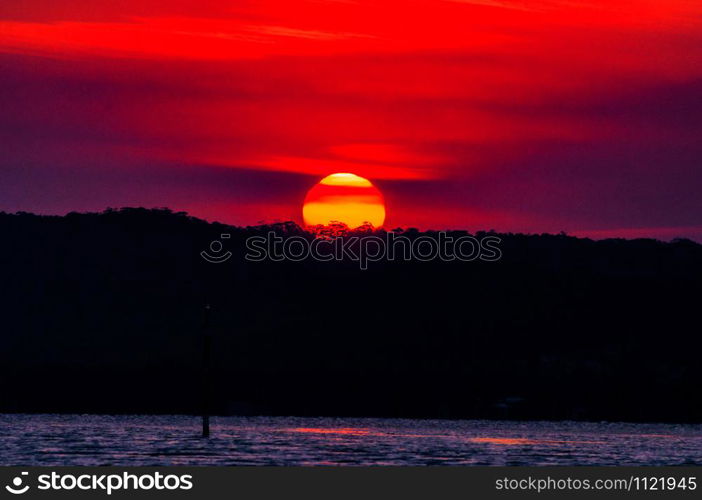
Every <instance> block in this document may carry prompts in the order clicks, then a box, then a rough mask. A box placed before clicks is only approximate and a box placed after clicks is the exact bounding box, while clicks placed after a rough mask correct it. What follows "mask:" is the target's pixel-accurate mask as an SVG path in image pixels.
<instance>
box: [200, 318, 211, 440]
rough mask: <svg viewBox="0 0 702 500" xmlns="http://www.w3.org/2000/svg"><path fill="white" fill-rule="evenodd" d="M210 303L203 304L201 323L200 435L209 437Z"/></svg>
mask: <svg viewBox="0 0 702 500" xmlns="http://www.w3.org/2000/svg"><path fill="white" fill-rule="evenodd" d="M211 344H212V334H211V332H210V305H209V304H206V305H205V318H204V321H203V324H202V389H201V392H202V437H204V438H206V437H210V347H211Z"/></svg>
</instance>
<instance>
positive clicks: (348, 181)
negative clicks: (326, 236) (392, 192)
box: [302, 173, 385, 228]
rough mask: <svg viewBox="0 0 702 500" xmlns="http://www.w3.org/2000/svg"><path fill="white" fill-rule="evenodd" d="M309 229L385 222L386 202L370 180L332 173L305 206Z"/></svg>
mask: <svg viewBox="0 0 702 500" xmlns="http://www.w3.org/2000/svg"><path fill="white" fill-rule="evenodd" d="M302 217H303V219H304V221H305V224H306V225H308V226H316V225H319V224H321V225H327V224H330V223H332V222H343V223H344V224H346V225H347V226H349V227H350V228H356V227H359V226H362V225H363V224H365V223H370V224H372V225H373V227H376V228H377V227H381V226H382V225H383V222H385V202H384V200H383V195H382V194H381V193H380V191H379V190H378V188H376V187H375V186H374V185H373V184H372V183H371V182H370V181H369V180H368V179H365V178H363V177H359V176H357V175H355V174H350V173H336V174H331V175H328V176H327V177H325V178H324V179H322V180H321V181H319V183H318V184H316V185H315V186H314V187H313V188H312V189H310V190H309V192H308V193H307V196H306V197H305V203H304V205H303V207H302Z"/></svg>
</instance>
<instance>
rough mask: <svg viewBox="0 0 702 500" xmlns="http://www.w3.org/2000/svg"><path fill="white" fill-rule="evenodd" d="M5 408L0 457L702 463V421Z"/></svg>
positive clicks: (120, 461) (114, 461)
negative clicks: (207, 428) (207, 434)
mask: <svg viewBox="0 0 702 500" xmlns="http://www.w3.org/2000/svg"><path fill="white" fill-rule="evenodd" d="M199 432H200V428H199V419H198V418H196V417H189V416H182V415H176V416H142V415H137V416H106V415H0V465H51V466H58V465H683V464H685V465H702V425H671V424H625V423H584V422H507V421H483V420H408V419H374V418H368V419H360V418H359V419H357V418H295V417H285V418H283V417H252V418H250V417H219V418H213V419H212V437H211V438H209V439H202V438H200V437H199Z"/></svg>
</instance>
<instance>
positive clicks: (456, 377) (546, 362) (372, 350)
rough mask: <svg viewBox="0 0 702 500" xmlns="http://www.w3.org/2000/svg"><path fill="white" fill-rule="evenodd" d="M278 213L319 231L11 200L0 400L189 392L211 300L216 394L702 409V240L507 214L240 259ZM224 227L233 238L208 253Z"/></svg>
mask: <svg viewBox="0 0 702 500" xmlns="http://www.w3.org/2000/svg"><path fill="white" fill-rule="evenodd" d="M270 230H273V231H276V232H277V233H278V234H280V235H282V236H291V235H296V236H303V237H305V238H311V237H312V236H311V235H309V234H308V233H305V232H304V231H302V230H301V229H300V228H299V227H297V226H296V225H295V224H293V223H284V224H276V225H271V226H261V227H249V228H239V227H231V226H225V225H222V224H217V223H212V224H210V223H207V222H204V221H202V220H198V219H195V218H193V217H189V216H187V215H186V214H184V213H173V212H171V211H169V210H167V209H158V210H147V209H141V208H128V209H121V210H108V211H106V212H103V213H99V214H77V213H71V214H68V215H66V216H64V217H58V216H37V215H32V214H27V213H18V214H4V213H0V234H2V245H0V259H1V260H0V262H1V264H0V280H1V282H2V296H1V297H0V299H1V302H0V304H1V305H0V314H1V316H0V331H1V333H0V411H4V412H7V411H22V412H114V413H135V412H158V413H175V412H186V413H195V412H197V410H198V406H199V403H200V399H199V395H198V387H199V363H200V343H199V342H200V339H199V335H200V327H201V321H202V308H203V305H204V304H205V303H206V302H209V303H211V304H212V311H213V312H212V325H213V326H212V330H213V335H214V351H215V355H214V360H213V363H214V374H215V376H214V388H213V389H214V393H215V397H214V402H213V404H214V406H215V410H216V412H218V413H255V414H285V415H291V414H294V415H358V416H406V417H454V418H483V417H485V418H498V417H499V418H503V417H506V418H539V419H541V418H545V419H596V420H603V419H606V420H633V421H641V420H647V421H695V422H700V421H702V402H701V400H700V396H699V387H700V383H701V382H702V369H701V368H700V366H702V364H701V363H700V352H701V350H700V348H701V347H702V339H701V336H700V330H699V301H700V297H701V296H702V245H699V244H697V243H694V242H691V241H689V240H676V241H673V242H670V243H663V242H660V241H655V240H630V241H628V240H621V239H615V240H604V241H592V240H589V239H579V238H574V237H569V236H566V235H547V234H543V235H523V234H499V235H497V236H499V237H500V238H501V240H502V242H501V244H500V248H501V250H502V254H503V258H502V259H501V260H500V261H499V262H481V261H475V262H456V261H454V262H442V261H432V262H418V261H409V262H395V261H393V262H376V263H372V265H370V266H369V269H368V270H366V271H361V270H359V269H358V266H357V265H356V264H355V263H352V262H317V261H303V262H288V261H285V262H271V261H265V262H256V263H250V262H245V261H244V260H243V259H242V255H243V253H244V241H245V239H246V238H247V237H248V236H252V235H262V234H265V233H266V232H268V231H270ZM222 233H230V234H231V238H230V240H227V241H225V242H224V243H225V246H226V247H227V249H229V250H231V251H232V252H233V254H234V255H233V257H232V258H231V259H230V260H229V261H227V262H226V263H223V264H217V265H215V264H209V263H207V262H205V261H204V260H203V259H202V258H201V257H200V255H199V253H200V251H202V250H206V249H207V248H208V247H209V244H210V242H211V241H212V240H216V239H217V240H218V239H220V235H221V234H222ZM363 234H369V233H367V232H363ZM363 234H361V236H363ZM452 234H453V235H454V236H460V235H462V234H467V233H462V232H458V231H457V232H453V233H452ZM481 234H482V233H481ZM404 235H406V236H407V237H409V238H417V237H419V236H430V237H435V236H436V233H433V232H425V233H421V232H419V231H417V230H408V231H404Z"/></svg>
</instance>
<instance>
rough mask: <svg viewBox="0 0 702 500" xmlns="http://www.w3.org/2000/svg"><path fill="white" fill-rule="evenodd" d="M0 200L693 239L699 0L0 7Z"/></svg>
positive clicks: (21, 0) (2, 203) (3, 206)
mask: <svg viewBox="0 0 702 500" xmlns="http://www.w3.org/2000/svg"><path fill="white" fill-rule="evenodd" d="M0 110H1V111H0V144H1V145H2V146H1V148H2V149H1V151H2V154H1V155H0V210H5V211H12V212H14V211H17V210H25V211H33V212H40V213H66V212H68V211H71V210H77V211H84V210H102V209H104V208H105V207H108V206H111V207H120V206H136V205H138V206H146V207H153V206H168V207H171V208H173V209H174V210H185V211H188V212H190V213H191V214H193V215H196V216H200V217H204V218H207V219H209V220H220V221H223V222H229V223H235V224H254V223H257V222H258V221H272V220H288V219H291V218H292V219H295V220H297V221H300V219H301V205H302V201H303V199H304V197H305V193H306V191H307V189H308V188H309V187H311V186H312V185H313V184H314V183H315V182H317V181H318V180H319V179H320V178H321V177H324V176H325V175H327V174H330V173H333V172H339V171H342V172H343V171H350V172H354V173H356V174H358V175H362V176H364V177H367V178H369V179H371V180H372V181H373V182H374V183H375V184H376V185H377V186H378V187H379V188H380V189H381V190H382V192H383V194H384V196H385V199H386V202H387V205H388V207H387V208H388V219H387V224H386V225H388V226H391V227H395V226H398V225H400V226H405V227H407V226H415V227H420V228H429V227H432V228H436V229H443V228H449V227H450V228H465V229H470V230H478V229H491V228H494V229H497V230H502V231H520V232H542V231H548V232H558V231H566V232H568V233H572V234H578V235H590V236H595V237H611V236H624V237H639V236H654V237H660V238H663V239H670V238H672V237H676V236H684V237H691V238H694V239H697V240H700V241H702V196H701V195H700V188H701V187H702V140H700V138H702V5H701V4H700V2H699V0H666V1H665V2H664V1H661V0H655V1H654V0H609V1H605V0H590V1H582V2H581V1H573V0H536V1H528V2H527V1H516V0H515V1H512V0H431V1H429V0H403V1H398V0H388V1H380V0H378V1H370V0H359V1H353V0H307V1H293V0H263V1H237V2H229V1H208V2H204V1H202V0H198V1H193V0H175V1H170V2H162V1H155V0H139V1H136V0H112V1H99V0H92V1H88V0H83V1H77V0H3V1H2V3H0Z"/></svg>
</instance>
